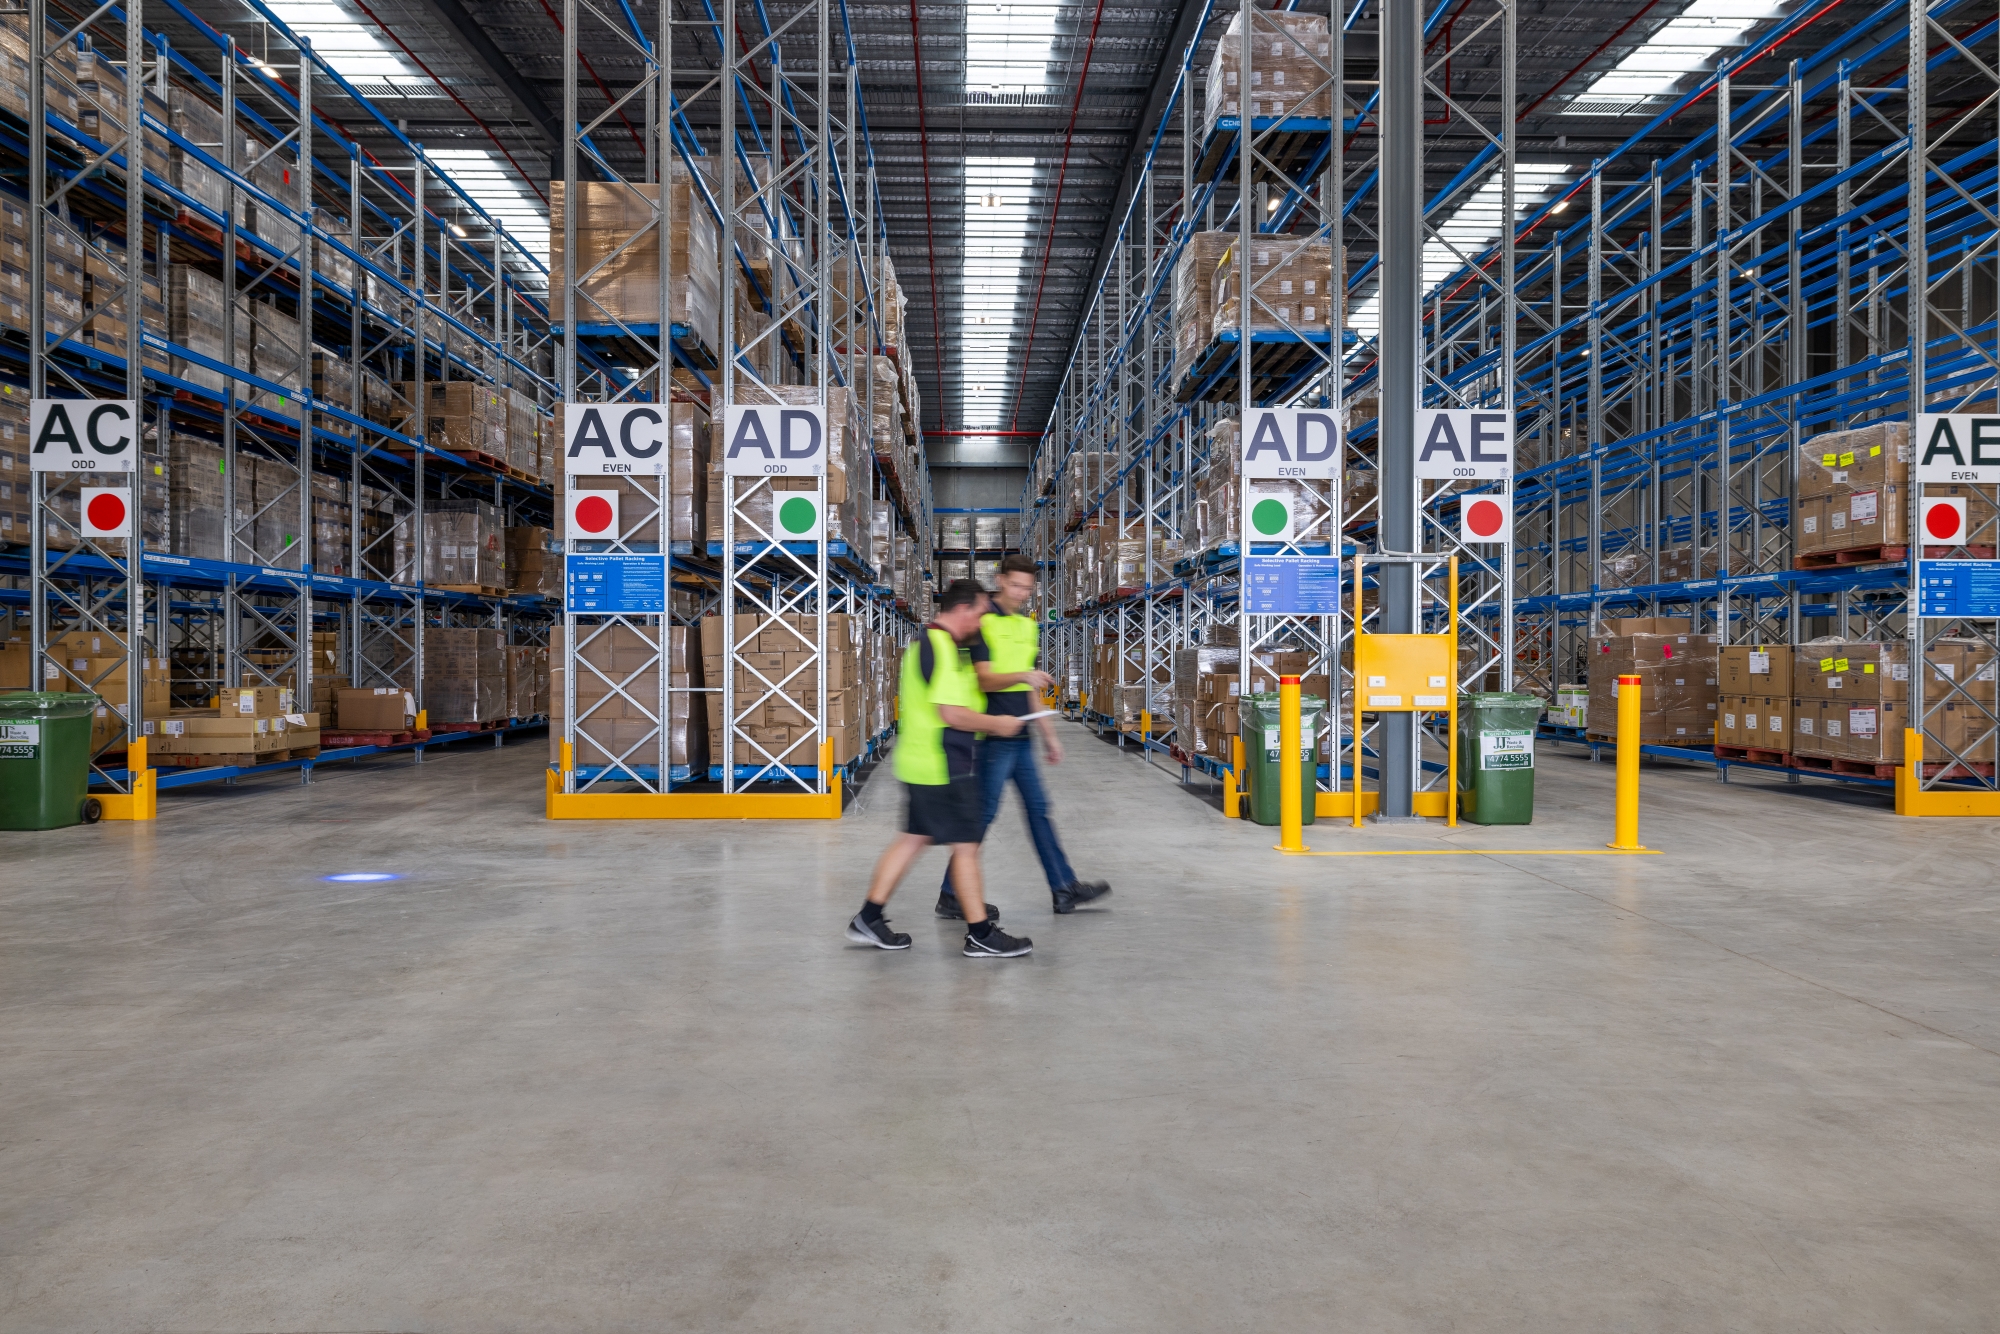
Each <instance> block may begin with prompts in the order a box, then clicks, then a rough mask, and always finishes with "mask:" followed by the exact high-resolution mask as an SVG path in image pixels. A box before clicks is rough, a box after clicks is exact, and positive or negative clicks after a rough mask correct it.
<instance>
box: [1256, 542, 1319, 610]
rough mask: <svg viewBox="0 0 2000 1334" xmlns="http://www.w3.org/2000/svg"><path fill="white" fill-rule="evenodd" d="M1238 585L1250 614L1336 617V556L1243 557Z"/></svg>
mask: <svg viewBox="0 0 2000 1334" xmlns="http://www.w3.org/2000/svg"><path fill="white" fill-rule="evenodd" d="M1242 587H1243V610H1244V611H1245V612H1246V613H1248V614H1249V615H1252V616H1338V615H1339V614H1340V557H1338V556H1245V557H1244V558H1243V584H1242Z"/></svg>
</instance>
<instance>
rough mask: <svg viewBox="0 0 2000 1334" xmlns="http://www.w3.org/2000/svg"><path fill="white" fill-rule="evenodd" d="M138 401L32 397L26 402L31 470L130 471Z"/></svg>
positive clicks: (135, 450)
mask: <svg viewBox="0 0 2000 1334" xmlns="http://www.w3.org/2000/svg"><path fill="white" fill-rule="evenodd" d="M138 421H139V405H138V403H137V402H135V401H134V400H132V399H129V398H37V399H33V400H31V401H30V402H29V404H28V439H29V440H30V441H31V442H32V443H31V444H30V445H29V447H28V459H29V462H28V470H29V471H30V472H131V471H133V470H134V469H135V468H137V467H138V466H139V465H138V461H137V460H138V454H139V447H138V444H137V443H136V442H137V440H138V435H139V433H138V429H137V423H138Z"/></svg>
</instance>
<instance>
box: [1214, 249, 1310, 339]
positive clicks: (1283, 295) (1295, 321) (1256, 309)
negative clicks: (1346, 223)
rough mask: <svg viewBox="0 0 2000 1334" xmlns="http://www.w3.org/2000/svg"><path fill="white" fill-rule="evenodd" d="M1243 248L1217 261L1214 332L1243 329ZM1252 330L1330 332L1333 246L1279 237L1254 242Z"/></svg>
mask: <svg viewBox="0 0 2000 1334" xmlns="http://www.w3.org/2000/svg"><path fill="white" fill-rule="evenodd" d="M1242 253H1243V252H1242V249H1241V247H1239V246H1230V247H1229V248H1227V249H1226V250H1224V251H1223V252H1222V254H1221V256H1220V257H1219V258H1218V259H1217V260H1216V262H1215V277H1214V279H1213V281H1214V283H1215V299H1214V302H1213V309H1214V312H1215V313H1214V316H1213V319H1214V327H1215V328H1216V329H1217V330H1226V329H1236V328H1239V327H1241V322H1240V320H1239V318H1238V316H1237V306H1238V305H1239V302H1240V298H1241V296H1242V292H1241V290H1240V289H1241V284H1242V279H1241V278H1240V277H1239V276H1238V274H1239V271H1240V269H1241V268H1242V265H1241V263H1240V256H1241V255H1242ZM1249 254H1250V269H1249V276H1250V328H1251V330H1252V331H1253V332H1254V331H1258V330H1264V331H1270V330H1276V329H1286V328H1289V329H1293V330H1297V331H1304V330H1307V329H1311V328H1319V329H1325V328H1326V327H1327V326H1328V324H1329V322H1330V321H1332V320H1333V319H1334V315H1335V312H1334V309H1333V298H1332V296H1331V295H1330V292H1331V287H1332V283H1333V246H1332V243H1331V242H1327V241H1316V240H1312V239H1310V238H1300V237H1290V236H1273V237H1270V238H1269V239H1264V238H1259V239H1257V240H1255V241H1252V242H1251V243H1250V249H1249Z"/></svg>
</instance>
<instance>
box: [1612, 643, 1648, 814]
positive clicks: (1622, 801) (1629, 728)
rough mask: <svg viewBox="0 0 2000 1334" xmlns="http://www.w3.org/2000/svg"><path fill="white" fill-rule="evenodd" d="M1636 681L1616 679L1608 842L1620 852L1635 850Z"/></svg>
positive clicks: (1637, 780)
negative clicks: (1614, 785) (1614, 782)
mask: <svg viewBox="0 0 2000 1334" xmlns="http://www.w3.org/2000/svg"><path fill="white" fill-rule="evenodd" d="M1639 681H1640V678H1638V677H1636V676H1621V677H1619V678H1618V795H1617V799H1616V805H1615V807H1614V810H1615V814H1614V816H1613V822H1614V823H1613V829H1612V835H1611V842H1610V843H1609V844H1607V845H1606V846H1607V847H1612V848H1617V849H1618V850H1619V851H1621V852H1639V851H1642V850H1643V845H1642V844H1641V843H1640V842H1639V706H1640V702H1641V701H1640V698H1639V688H1640V687H1639Z"/></svg>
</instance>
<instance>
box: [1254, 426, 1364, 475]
mask: <svg viewBox="0 0 2000 1334" xmlns="http://www.w3.org/2000/svg"><path fill="white" fill-rule="evenodd" d="M1241 441H1242V449H1243V475H1244V476H1245V477H1265V478H1269V477H1284V478H1289V479H1291V480H1293V481H1299V480H1303V479H1306V478H1328V477H1338V476H1340V425H1339V423H1338V421H1337V420H1336V419H1335V418H1334V415H1333V414H1332V413H1331V412H1312V411H1308V410H1306V409H1304V408H1252V409H1250V411H1249V412H1248V413H1246V414H1244V417H1243V430H1242V432H1241Z"/></svg>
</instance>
